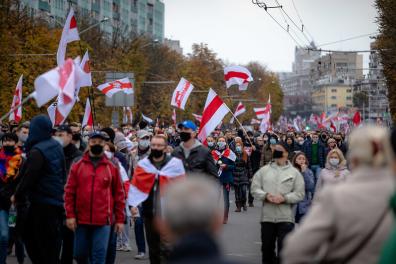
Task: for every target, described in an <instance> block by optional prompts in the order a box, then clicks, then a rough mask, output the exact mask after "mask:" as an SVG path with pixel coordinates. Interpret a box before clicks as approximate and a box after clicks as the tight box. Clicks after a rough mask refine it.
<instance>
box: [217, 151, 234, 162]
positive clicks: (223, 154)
mask: <svg viewBox="0 0 396 264" xmlns="http://www.w3.org/2000/svg"><path fill="white" fill-rule="evenodd" d="M212 156H213V159H214V160H215V161H216V162H217V161H218V160H219V159H220V158H222V157H225V158H227V159H229V160H231V161H235V160H236V155H235V153H234V152H233V151H232V150H231V149H230V148H226V149H225V150H224V151H223V152H220V151H218V150H213V151H212Z"/></svg>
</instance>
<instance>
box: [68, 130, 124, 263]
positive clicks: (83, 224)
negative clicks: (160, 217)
mask: <svg viewBox="0 0 396 264" xmlns="http://www.w3.org/2000/svg"><path fill="white" fill-rule="evenodd" d="M107 139H108V136H107V135H106V134H105V133H103V132H92V133H91V134H90V136H89V140H88V151H87V152H85V153H84V156H83V157H82V158H81V159H80V160H79V161H78V162H76V163H74V164H73V165H72V167H71V169H70V173H69V177H68V180H67V183H66V186H65V210H66V225H67V227H68V228H69V229H70V230H72V231H73V232H74V233H75V240H74V258H75V260H76V261H77V263H88V261H89V260H90V261H91V263H105V260H106V253H107V249H108V246H109V238H110V232H111V225H112V224H114V232H116V233H118V234H120V233H121V232H122V230H123V228H124V221H125V212H124V210H125V193H124V189H123V183H122V181H121V176H120V171H119V168H118V166H116V165H115V164H114V163H113V162H112V161H111V160H109V159H108V158H107V157H106V155H105V154H104V146H105V142H106V140H107Z"/></svg>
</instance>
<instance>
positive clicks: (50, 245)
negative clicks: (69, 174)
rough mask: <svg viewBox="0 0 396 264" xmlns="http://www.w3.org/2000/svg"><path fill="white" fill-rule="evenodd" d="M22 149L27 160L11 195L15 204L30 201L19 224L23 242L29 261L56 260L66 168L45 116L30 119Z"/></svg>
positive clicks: (49, 262)
mask: <svg viewBox="0 0 396 264" xmlns="http://www.w3.org/2000/svg"><path fill="white" fill-rule="evenodd" d="M25 150H26V153H27V155H26V156H27V159H26V162H25V163H24V165H23V167H22V168H21V171H20V177H21V181H20V183H19V184H18V187H17V189H16V192H15V194H14V196H13V197H12V198H11V199H12V201H13V202H14V203H15V204H16V205H17V207H18V205H19V204H24V203H25V202H26V197H28V200H29V202H30V204H29V207H28V208H27V212H26V215H25V219H24V221H23V222H21V223H20V224H21V225H20V228H22V230H23V234H22V237H23V242H24V243H25V246H26V250H27V253H28V255H29V258H30V259H31V261H32V263H34V264H35V263H43V264H47V263H48V264H51V263H58V262H59V255H60V249H61V238H62V233H61V227H62V222H63V221H62V220H63V212H64V211H63V210H64V209H63V206H64V199H63V193H64V185H65V179H66V169H65V156H64V154H63V148H62V146H61V145H60V144H59V143H58V142H57V141H56V140H54V139H53V138H52V123H51V120H50V119H49V118H48V116H46V115H39V116H36V117H34V118H33V119H32V120H31V122H30V127H29V137H28V139H27V140H26V142H25ZM18 215H19V214H18Z"/></svg>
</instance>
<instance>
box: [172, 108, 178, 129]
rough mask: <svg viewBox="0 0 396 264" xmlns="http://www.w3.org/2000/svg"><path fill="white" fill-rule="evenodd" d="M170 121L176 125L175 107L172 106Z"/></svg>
mask: <svg viewBox="0 0 396 264" xmlns="http://www.w3.org/2000/svg"><path fill="white" fill-rule="evenodd" d="M172 121H173V125H174V126H175V127H176V124H177V120H176V109H175V108H173V112H172Z"/></svg>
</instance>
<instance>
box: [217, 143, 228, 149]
mask: <svg viewBox="0 0 396 264" xmlns="http://www.w3.org/2000/svg"><path fill="white" fill-rule="evenodd" d="M217 146H218V147H219V149H224V148H225V147H226V143H225V142H217Z"/></svg>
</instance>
